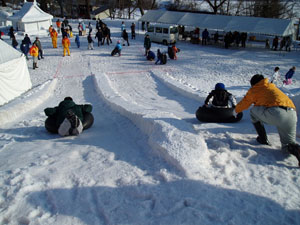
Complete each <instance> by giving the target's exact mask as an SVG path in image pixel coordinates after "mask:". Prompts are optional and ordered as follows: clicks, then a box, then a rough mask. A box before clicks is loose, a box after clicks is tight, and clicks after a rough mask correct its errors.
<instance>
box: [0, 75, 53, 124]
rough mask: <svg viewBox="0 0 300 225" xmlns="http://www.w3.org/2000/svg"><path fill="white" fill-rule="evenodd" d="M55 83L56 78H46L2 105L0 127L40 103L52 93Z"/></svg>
mask: <svg viewBox="0 0 300 225" xmlns="http://www.w3.org/2000/svg"><path fill="white" fill-rule="evenodd" d="M56 84H57V79H53V80H48V81H47V82H45V83H44V84H42V85H40V86H38V87H35V88H33V89H31V90H30V91H28V92H27V93H26V94H24V95H22V96H21V97H20V98H17V99H15V100H13V101H12V102H11V103H10V104H6V105H4V106H2V107H1V108H0V127H1V128H3V127H5V126H6V125H7V124H9V123H11V122H13V121H14V120H16V119H18V118H19V117H21V116H23V114H25V113H28V112H29V111H31V110H33V109H35V108H36V107H37V106H39V105H40V104H42V103H43V102H44V101H45V100H47V99H48V98H49V97H50V96H51V95H52V93H53V91H54V89H55V87H56Z"/></svg>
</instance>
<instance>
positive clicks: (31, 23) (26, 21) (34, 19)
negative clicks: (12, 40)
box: [8, 0, 53, 34]
mask: <svg viewBox="0 0 300 225" xmlns="http://www.w3.org/2000/svg"><path fill="white" fill-rule="evenodd" d="M8 19H9V20H11V21H12V23H13V27H14V28H15V29H16V30H18V31H22V32H24V33H27V34H43V33H44V34H45V33H47V31H48V29H49V27H50V25H52V19H53V16H52V15H50V14H48V13H45V12H44V11H43V10H41V9H40V8H39V7H38V5H37V4H36V1H35V0H34V2H26V0H25V2H24V5H23V7H22V9H21V10H20V11H18V12H17V13H15V14H14V15H12V16H10V17H8Z"/></svg>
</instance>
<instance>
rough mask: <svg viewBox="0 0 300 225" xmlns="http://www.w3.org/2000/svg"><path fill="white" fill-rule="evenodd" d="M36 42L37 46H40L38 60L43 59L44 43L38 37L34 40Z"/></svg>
mask: <svg viewBox="0 0 300 225" xmlns="http://www.w3.org/2000/svg"><path fill="white" fill-rule="evenodd" d="M33 43H34V44H36V47H38V49H39V55H38V60H40V59H43V58H44V57H43V49H42V44H41V42H40V40H39V38H38V37H36V38H35V41H34V42H33Z"/></svg>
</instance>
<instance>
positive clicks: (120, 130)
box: [0, 53, 176, 224]
mask: <svg viewBox="0 0 300 225" xmlns="http://www.w3.org/2000/svg"><path fill="white" fill-rule="evenodd" d="M85 63H89V62H88V61H85V60H83V57H82V56H80V55H79V54H76V53H75V54H72V56H71V57H65V58H64V59H63V60H62V62H61V63H60V64H59V66H60V69H59V71H58V73H57V74H56V75H55V76H56V79H58V84H57V86H56V90H55V92H54V93H53V94H54V96H53V97H52V98H50V99H49V100H48V101H47V102H46V103H45V104H43V105H42V106H40V107H39V108H38V109H36V110H35V112H34V113H33V114H29V115H27V116H26V118H23V120H21V121H20V122H18V123H16V124H15V125H14V126H13V127H12V128H10V129H5V130H2V131H1V137H2V138H1V139H2V141H1V142H2V143H1V149H2V150H1V152H0V154H1V158H2V159H5V161H6V163H5V164H4V163H1V166H0V168H1V171H5V172H1V184H2V185H1V186H2V188H1V192H2V195H5V199H6V200H4V199H3V200H2V203H1V206H2V207H1V208H2V210H4V209H5V211H6V213H5V215H4V217H3V218H5V219H4V221H6V223H9V224H14V223H22V224H29V223H30V221H35V220H39V219H46V221H49V223H51V221H52V219H53V218H51V216H50V215H51V214H53V215H55V214H56V212H57V211H60V209H59V206H56V204H57V203H55V202H53V201H54V200H52V199H51V191H47V190H51V189H53V188H56V187H60V188H69V187H73V189H72V190H70V195H74V196H73V197H72V198H74V199H75V202H76V199H77V198H80V199H81V198H84V199H86V201H87V202H89V203H88V204H87V205H86V206H88V207H90V208H94V209H93V210H92V212H93V213H92V215H91V217H90V220H91V221H94V224H101V222H99V221H105V219H103V218H105V215H101V213H98V212H97V210H99V209H97V208H100V206H99V205H98V204H97V201H98V200H97V198H93V195H95V193H94V191H93V188H91V190H90V191H89V193H84V196H81V195H79V196H78V193H77V192H78V190H77V189H76V188H75V187H78V188H80V187H89V186H98V185H104V186H107V187H111V188H113V187H118V186H120V185H121V186H123V185H126V184H127V183H130V184H133V183H136V184H139V183H140V182H142V183H143V182H145V180H148V181H147V182H149V183H156V182H158V181H159V180H163V177H164V174H168V173H169V172H168V170H169V169H170V168H169V166H168V165H167V164H166V163H165V162H163V161H162V160H161V159H159V158H158V157H155V156H154V155H152V154H151V152H152V151H151V150H150V148H149V146H148V144H147V140H146V137H145V136H143V134H141V133H140V132H139V130H138V129H137V128H136V127H135V126H134V125H133V124H132V123H131V122H130V121H129V120H128V119H126V118H124V117H122V116H120V115H119V114H118V113H115V112H113V111H111V110H110V109H109V108H108V107H107V105H105V103H104V102H103V101H102V100H101V99H100V98H99V95H98V94H97V93H96V92H95V89H94V88H93V87H94V83H93V79H92V77H91V75H90V72H89V71H86V70H83V69H81V68H82V67H81V66H80V65H82V64H85ZM65 96H72V97H73V99H76V102H78V103H81V104H83V103H86V102H88V103H91V104H92V105H93V107H94V108H93V114H94V116H95V123H94V126H93V127H92V128H90V129H89V130H86V131H85V135H81V136H79V137H67V138H63V139H62V138H60V137H59V136H58V135H49V134H48V133H47V132H46V131H45V129H44V126H43V125H44V120H45V116H44V115H43V109H44V107H45V106H46V105H48V106H55V105H56V104H57V103H58V102H57V99H63V98H64V97H65ZM24 146H26V147H24ZM41 146H43V147H42V148H41ZM82 146H88V147H84V148H82ZM12 151H14V153H13V154H12ZM15 165H18V167H20V165H22V166H21V168H18V167H15ZM3 166H5V167H3ZM57 168H64V169H63V170H58V169H57ZM45 170H47V171H48V172H47V173H48V175H47V177H44V174H45V173H46V171H45ZM82 170H84V171H86V172H85V173H84V174H83V173H82V172H80V171H82ZM173 172H174V171H173ZM173 172H172V168H171V173H173ZM175 174H176V173H175ZM166 176H167V175H166ZM141 177H143V180H141V179H140V178H141ZM35 191H38V192H41V191H45V193H46V196H45V197H39V198H34V200H33V201H31V200H30V201H29V202H28V194H29V193H30V192H35ZM35 195H36V194H34V196H35ZM47 195H50V196H47ZM30 198H31V197H30ZM90 198H91V199H93V200H92V201H90V200H89V199H90ZM20 201H22V204H21V205H22V207H20ZM45 206H47V207H46V208H44V209H42V208H43V207H45ZM57 207H58V208H57ZM115 207H117V206H115ZM24 208H26V212H25V213H24V212H23V213H21V215H23V216H22V217H20V218H15V217H11V216H10V215H18V213H17V212H18V211H19V210H24ZM78 210H79V211H78V212H76V213H79V214H80V213H81V212H80V211H81V210H82V209H81V208H79V209H78ZM45 212H46V213H45ZM73 213H74V212H73ZM76 213H75V214H76ZM24 215H27V216H24ZM48 217H49V218H48ZM97 217H100V219H99V218H97ZM106 220H107V219H106ZM26 221H27V222H26ZM96 221H98V222H99V223H98V222H96ZM107 223H109V221H107ZM30 224H31V223H30ZM60 224H61V222H60Z"/></svg>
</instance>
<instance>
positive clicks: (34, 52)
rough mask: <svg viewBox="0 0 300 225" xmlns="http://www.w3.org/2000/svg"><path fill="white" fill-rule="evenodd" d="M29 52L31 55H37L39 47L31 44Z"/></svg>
mask: <svg viewBox="0 0 300 225" xmlns="http://www.w3.org/2000/svg"><path fill="white" fill-rule="evenodd" d="M29 54H30V55H31V56H33V57H38V56H39V49H38V47H37V46H34V45H32V47H31V48H30V49H29Z"/></svg>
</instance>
